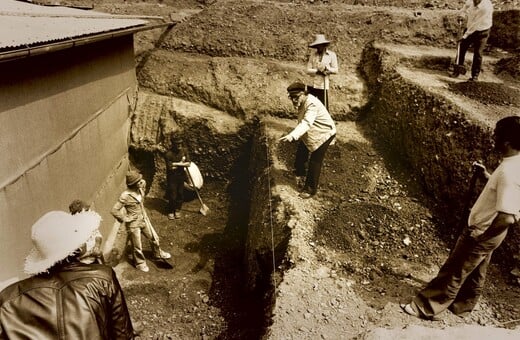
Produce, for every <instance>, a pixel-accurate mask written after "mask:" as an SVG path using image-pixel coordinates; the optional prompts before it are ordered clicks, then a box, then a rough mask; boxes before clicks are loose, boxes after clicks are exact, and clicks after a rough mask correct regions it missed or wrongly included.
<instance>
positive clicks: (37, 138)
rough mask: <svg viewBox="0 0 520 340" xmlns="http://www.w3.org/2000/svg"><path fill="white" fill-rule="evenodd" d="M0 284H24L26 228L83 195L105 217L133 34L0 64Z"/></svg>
mask: <svg viewBox="0 0 520 340" xmlns="http://www.w3.org/2000/svg"><path fill="white" fill-rule="evenodd" d="M0 74H1V75H2V77H1V79H0V159H1V160H2V161H1V164H0V218H1V220H2V223H1V224H0V234H1V235H2V237H1V238H0V248H1V249H2V253H1V254H2V256H1V257H0V268H1V270H0V285H1V283H2V282H3V283H6V282H7V280H9V281H11V280H13V279H19V278H23V277H24V274H23V272H22V269H23V261H24V258H25V256H26V254H27V253H28V251H29V250H30V248H31V239H30V231H31V226H32V224H33V223H34V222H35V221H36V220H37V219H38V218H39V217H40V216H41V215H42V214H44V213H45V212H47V211H49V210H68V204H69V203H70V201H72V200H73V199H75V198H81V199H84V200H86V201H88V202H91V203H92V204H93V207H94V209H95V210H96V211H98V212H99V213H100V214H101V215H102V217H103V222H102V226H101V232H102V233H103V234H104V236H105V241H106V239H111V237H112V236H111V235H112V234H114V232H115V231H114V230H113V229H114V219H113V218H112V217H111V216H110V215H109V210H110V208H111V206H112V205H113V203H114V202H115V200H116V199H117V196H118V194H119V192H120V190H122V189H123V184H124V175H125V173H126V171H127V168H128V131H129V123H130V120H129V112H130V108H131V104H132V101H133V96H134V93H135V89H136V77H135V68H134V53H133V37H132V36H131V35H130V36H125V37H121V38H117V39H112V40H108V41H102V42H98V43H95V44H90V45H84V46H79V47H75V48H72V49H67V50H62V51H58V52H53V53H49V54H45V55H40V56H34V57H30V58H25V59H19V60H15V61H11V62H5V63H0Z"/></svg>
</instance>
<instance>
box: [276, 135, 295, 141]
mask: <svg viewBox="0 0 520 340" xmlns="http://www.w3.org/2000/svg"><path fill="white" fill-rule="evenodd" d="M279 141H281V142H292V141H294V137H293V136H291V135H286V136H283V137H282V138H280V139H279Z"/></svg>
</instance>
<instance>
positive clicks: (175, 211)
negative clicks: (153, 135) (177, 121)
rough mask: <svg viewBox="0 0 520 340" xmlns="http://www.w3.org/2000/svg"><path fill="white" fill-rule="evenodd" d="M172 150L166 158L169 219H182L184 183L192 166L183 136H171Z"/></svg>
mask: <svg viewBox="0 0 520 340" xmlns="http://www.w3.org/2000/svg"><path fill="white" fill-rule="evenodd" d="M170 140H171V144H172V146H171V149H170V150H169V151H168V152H167V153H166V155H165V156H164V158H165V162H166V182H167V189H166V192H167V193H166V195H167V197H168V218H169V219H170V220H173V219H176V218H180V217H181V215H180V212H179V211H180V210H181V208H182V204H183V203H184V182H185V181H186V180H187V176H186V171H185V169H186V167H188V166H190V160H189V156H188V152H187V151H186V148H185V146H184V141H183V139H182V137H181V136H179V135H177V134H173V135H172V136H171V139H170Z"/></svg>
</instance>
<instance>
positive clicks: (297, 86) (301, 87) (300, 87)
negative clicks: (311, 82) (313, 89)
mask: <svg viewBox="0 0 520 340" xmlns="http://www.w3.org/2000/svg"><path fill="white" fill-rule="evenodd" d="M303 91H305V84H304V83H301V82H299V81H297V82H294V83H292V84H291V85H289V86H288V87H287V92H303Z"/></svg>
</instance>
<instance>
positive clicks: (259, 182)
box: [245, 123, 291, 292]
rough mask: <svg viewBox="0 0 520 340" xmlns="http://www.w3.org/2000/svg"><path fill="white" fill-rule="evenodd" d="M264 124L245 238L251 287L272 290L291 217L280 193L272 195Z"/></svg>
mask: <svg viewBox="0 0 520 340" xmlns="http://www.w3.org/2000/svg"><path fill="white" fill-rule="evenodd" d="M267 143H268V141H267V137H266V130H265V125H264V124H263V123H262V124H261V125H260V127H259V129H258V130H257V132H256V134H255V136H254V138H253V144H252V148H251V156H250V162H249V173H250V175H249V178H250V190H251V194H250V212H249V224H248V233H247V239H246V251H245V257H246V272H247V286H248V288H249V290H251V291H253V290H257V289H260V290H263V291H268V292H269V291H270V289H272V286H271V279H273V275H277V274H275V272H274V271H273V269H276V268H273V260H274V263H281V262H282V259H283V258H284V257H285V255H286V252H287V246H288V243H289V238H290V236H291V234H290V229H289V227H288V226H287V225H288V223H287V222H288V220H289V216H288V214H287V212H286V211H285V209H284V206H283V204H281V201H280V198H279V196H272V195H271V194H272V187H273V186H274V179H273V177H272V174H271V167H272V162H273V159H272V155H271V154H270V149H269V145H268V144H267Z"/></svg>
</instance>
